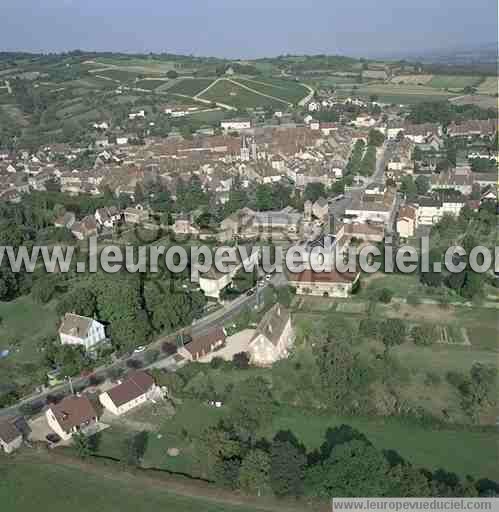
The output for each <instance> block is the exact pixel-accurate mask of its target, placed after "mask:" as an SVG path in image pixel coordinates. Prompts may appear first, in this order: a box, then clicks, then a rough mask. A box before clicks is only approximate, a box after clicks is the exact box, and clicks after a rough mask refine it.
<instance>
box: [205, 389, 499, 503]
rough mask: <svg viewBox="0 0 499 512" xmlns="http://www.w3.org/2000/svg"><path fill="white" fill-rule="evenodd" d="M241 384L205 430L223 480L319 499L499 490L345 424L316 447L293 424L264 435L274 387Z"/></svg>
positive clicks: (248, 489) (258, 491) (257, 491)
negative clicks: (409, 456) (414, 458)
mask: <svg viewBox="0 0 499 512" xmlns="http://www.w3.org/2000/svg"><path fill="white" fill-rule="evenodd" d="M237 392H241V393H243V394H242V395H241V396H237V395H236V396H235V397H234V398H233V399H232V400H231V401H230V403H229V408H230V409H229V413H228V416H227V418H226V419H224V420H223V421H222V422H220V423H219V424H218V425H217V426H215V427H210V428H208V429H206V430H205V432H204V434H203V437H202V441H203V444H204V446H205V447H206V451H207V456H208V459H209V464H210V466H211V467H213V473H214V477H215V480H216V482H217V484H219V485H220V486H223V487H226V488H229V489H233V490H235V489H240V490H242V491H243V492H245V493H247V494H250V495H258V496H261V495H274V496H278V497H302V496H306V497H308V498H309V499H312V500H314V499H317V500H319V501H322V500H328V499H330V498H331V496H341V497H356V496H388V497H389V496H406V497H411V496H414V497H425V496H428V497H429V496H466V497H468V496H469V497H473V496H479V495H481V496H494V495H497V493H498V492H499V487H498V486H497V484H495V483H494V482H491V481H488V480H481V481H475V480H473V479H472V478H471V477H468V478H466V479H465V480H464V481H461V479H460V478H459V477H458V476H457V475H455V474H453V473H448V472H446V471H444V470H437V471H434V472H430V471H427V470H423V469H418V468H415V467H414V466H412V465H411V464H410V463H409V462H407V461H406V460H404V459H403V458H402V457H401V456H400V455H399V454H398V453H396V452H395V451H381V450H379V449H378V448H376V447H374V446H373V445H372V443H371V442H370V441H369V440H368V439H367V438H366V436H365V435H364V434H362V433H361V432H359V431H357V430H355V429H353V428H351V427H349V426H348V425H342V426H340V427H336V428H330V429H328V430H327V432H326V434H325V439H324V442H323V444H322V445H321V447H320V448H319V449H318V450H315V451H313V452H308V451H307V450H306V448H305V447H304V445H303V444H302V443H301V442H300V441H299V440H298V439H297V438H296V436H295V435H294V434H293V433H292V432H290V431H280V432H278V433H277V434H276V435H275V436H274V437H273V438H272V440H270V441H268V440H266V439H260V438H258V437H257V435H256V434H255V432H256V431H257V429H261V428H265V427H266V426H268V425H269V422H270V420H271V411H272V407H273V404H272V393H271V391H270V389H269V387H268V385H267V384H266V383H265V381H263V380H261V379H248V380H246V381H245V382H244V383H243V385H242V386H238V389H237ZM236 397H237V398H236ZM246 400H248V401H246ZM241 404H242V405H241ZM248 416H249V417H248Z"/></svg>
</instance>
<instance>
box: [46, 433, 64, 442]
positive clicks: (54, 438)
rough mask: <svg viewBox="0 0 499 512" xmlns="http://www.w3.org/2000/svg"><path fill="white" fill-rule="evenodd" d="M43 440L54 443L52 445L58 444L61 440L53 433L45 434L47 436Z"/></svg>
mask: <svg viewBox="0 0 499 512" xmlns="http://www.w3.org/2000/svg"><path fill="white" fill-rule="evenodd" d="M45 439H46V440H47V441H49V442H50V443H54V444H56V443H58V442H59V441H60V440H61V437H60V436H58V435H57V434H55V433H51V434H47V435H46V436H45Z"/></svg>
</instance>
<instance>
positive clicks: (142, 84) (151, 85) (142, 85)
mask: <svg viewBox="0 0 499 512" xmlns="http://www.w3.org/2000/svg"><path fill="white" fill-rule="evenodd" d="M166 83H167V82H166V80H139V81H138V82H135V83H134V84H133V86H134V87H137V88H138V89H146V90H148V91H154V90H155V89H157V88H158V87H160V86H162V85H165V84H166Z"/></svg>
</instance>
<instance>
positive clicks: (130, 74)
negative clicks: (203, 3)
mask: <svg viewBox="0 0 499 512" xmlns="http://www.w3.org/2000/svg"><path fill="white" fill-rule="evenodd" d="M92 74H94V75H95V76H104V77H107V78H110V79H111V80H116V81H118V82H132V81H134V80H135V79H136V78H138V77H140V76H141V75H142V74H141V73H137V72H135V71H127V70H124V69H104V70H102V71H101V70H95V71H93V72H92Z"/></svg>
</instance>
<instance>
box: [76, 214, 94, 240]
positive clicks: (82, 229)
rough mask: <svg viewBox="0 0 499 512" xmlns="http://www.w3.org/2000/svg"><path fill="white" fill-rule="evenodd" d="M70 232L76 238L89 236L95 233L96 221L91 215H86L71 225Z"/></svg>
mask: <svg viewBox="0 0 499 512" xmlns="http://www.w3.org/2000/svg"><path fill="white" fill-rule="evenodd" d="M71 233H72V234H73V236H74V237H75V238H76V239H77V240H85V238H88V237H90V236H96V235H97V222H96V221H95V217H94V216H93V215H87V216H86V217H84V218H83V219H82V220H81V221H80V222H75V223H74V224H73V225H72V226H71Z"/></svg>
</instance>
